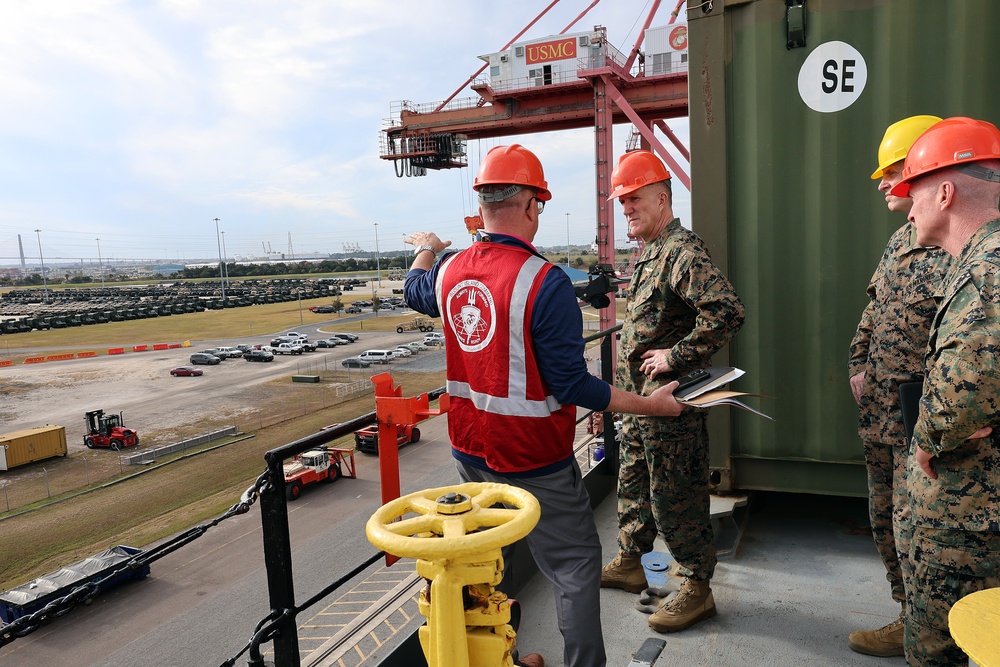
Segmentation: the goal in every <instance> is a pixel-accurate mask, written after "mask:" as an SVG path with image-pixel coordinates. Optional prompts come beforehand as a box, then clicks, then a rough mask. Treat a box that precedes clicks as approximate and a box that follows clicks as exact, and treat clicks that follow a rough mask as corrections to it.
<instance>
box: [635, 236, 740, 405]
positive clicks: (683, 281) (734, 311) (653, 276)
mask: <svg viewBox="0 0 1000 667" xmlns="http://www.w3.org/2000/svg"><path fill="white" fill-rule="evenodd" d="M745 319H746V318H745V314H744V310H743V303H742V302H741V301H740V298H739V297H738V296H737V295H736V290H734V289H733V286H732V284H730V282H729V280H727V279H726V277H725V276H724V275H722V272H721V271H719V269H718V268H717V267H716V266H715V264H714V263H712V258H711V256H710V255H709V253H708V248H706V247H705V244H704V242H703V241H702V240H701V239H700V238H699V237H698V235H697V234H695V233H694V232H691V231H689V230H687V229H685V228H684V227H682V226H681V223H680V220H678V219H677V218H674V219H673V220H672V221H671V222H670V223H669V224H668V225H667V226H666V227H665V228H664V230H663V232H662V233H661V234H660V236H659V237H657V238H656V239H654V240H653V241H650V242H649V243H647V244H646V247H645V249H644V250H643V251H642V255H641V256H640V257H639V260H638V261H637V262H636V265H635V272H634V273H633V274H632V282H631V284H630V285H629V299H628V306H627V310H626V314H625V322H624V324H623V326H622V344H621V346H620V347H619V351H618V371H617V376H618V378H617V379H618V386H619V387H620V388H622V389H625V390H626V391H634V392H637V393H640V394H644V395H648V394H649V393H650V392H652V391H653V390H655V389H657V388H658V387H660V386H662V385H664V384H666V383H667V382H670V381H672V380H675V379H677V378H678V377H680V376H681V375H684V374H686V373H688V372H690V371H692V370H695V369H697V368H705V367H706V366H708V365H710V363H711V358H712V355H713V354H715V353H716V352H717V351H718V350H719V349H721V348H722V346H723V345H725V344H726V343H727V342H728V341H729V339H730V338H732V337H733V336H734V335H736V332H737V331H739V330H740V327H742V326H743V322H744V320H745ZM667 348H670V353H669V354H668V355H667V361H668V362H669V364H670V367H671V368H672V369H673V370H672V371H671V372H670V373H665V374H664V373H661V374H660V375H657V376H656V378H655V379H653V380H650V379H649V378H648V377H647V376H646V375H645V374H644V373H642V371H640V370H639V366H640V365H641V364H642V354H643V353H644V352H646V351H648V350H651V349H661V350H662V349H667Z"/></svg>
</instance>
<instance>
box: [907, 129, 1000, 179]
mask: <svg viewBox="0 0 1000 667" xmlns="http://www.w3.org/2000/svg"><path fill="white" fill-rule="evenodd" d="M994 159H1000V130H998V129H997V128H996V126H995V125H993V124H992V123H987V122H986V121H985V120H975V119H974V118H966V117H964V116H955V117H954V118H945V119H944V120H942V121H941V122H940V123H935V124H934V125H932V126H931V127H930V128H929V129H928V130H927V131H926V132H924V133H923V134H922V135H920V137H919V138H918V139H917V140H916V141H915V142H914V143H913V146H912V147H911V148H910V152H909V153H908V154H907V155H906V162H905V163H904V164H903V172H902V179H901V180H900V181H899V184H898V185H896V187H894V188H893V189H892V190H891V191H890V192H891V194H893V195H895V196H896V197H908V196H909V195H910V183H911V182H912V181H913V180H914V179H916V178H918V177H920V176H923V175H924V174H928V173H930V172H932V171H938V170H939V169H945V168H947V167H953V166H955V165H957V164H964V163H967V162H980V161H982V160H994Z"/></svg>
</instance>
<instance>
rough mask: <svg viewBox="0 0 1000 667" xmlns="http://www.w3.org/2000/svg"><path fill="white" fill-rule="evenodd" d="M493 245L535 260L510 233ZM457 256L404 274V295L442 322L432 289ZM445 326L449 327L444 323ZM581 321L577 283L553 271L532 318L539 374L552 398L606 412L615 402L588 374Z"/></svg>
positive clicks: (603, 384)
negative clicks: (446, 264) (516, 250)
mask: <svg viewBox="0 0 1000 667" xmlns="http://www.w3.org/2000/svg"><path fill="white" fill-rule="evenodd" d="M489 238H490V239H491V241H477V243H487V242H488V243H503V244H506V245H513V246H518V247H521V248H524V249H526V250H528V251H529V252H531V253H532V254H534V255H536V256H539V257H540V256H541V255H538V252H537V251H536V250H535V249H534V248H533V247H532V246H531V245H530V244H528V243H526V242H524V241H522V240H521V239H519V238H517V237H515V236H509V235H507V234H490V235H489ZM454 254H455V253H447V254H445V255H443V256H442V257H441V259H440V260H439V261H438V262H436V263H435V264H434V266H433V267H431V270H430V271H424V270H422V269H412V270H410V272H409V273H407V274H406V283H405V284H404V286H403V294H404V295H405V297H406V303H407V304H409V306H410V307H411V308H413V309H414V310H416V311H418V312H421V313H423V314H424V315H428V316H430V317H440V316H441V312H440V310H439V309H438V304H437V298H436V295H435V292H434V285H435V284H436V282H437V275H438V271H439V270H440V269H441V265H442V264H443V263H444V262H446V261H448V259H449V258H450V257H451V256H453V255H454ZM445 326H447V323H445ZM582 333H583V316H582V315H581V313H580V307H579V306H578V305H577V299H576V294H575V293H574V292H573V284H572V283H571V282H570V279H569V276H567V275H566V273H565V272H564V271H549V272H548V273H547V274H546V275H545V278H544V279H543V281H542V285H541V287H540V288H539V290H538V295H537V297H536V299H535V305H534V308H533V310H532V315H531V339H532V341H533V343H534V348H535V359H537V360H538V370H539V372H540V373H541V376H542V378H543V379H544V380H545V383H546V384H547V385H548V387H549V390H550V391H551V392H552V396H554V397H555V399H556V400H557V401H559V402H560V403H562V404H564V405H578V406H581V407H584V408H588V409H591V410H604V409H605V408H607V407H608V403H610V402H611V387H610V385H608V383H607V382H604V381H603V380H601V379H600V378H597V377H595V376H593V375H591V374H590V372H589V371H588V370H587V362H586V360H585V359H584V358H583V354H584V350H585V345H584V342H583V337H582Z"/></svg>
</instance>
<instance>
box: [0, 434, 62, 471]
mask: <svg viewBox="0 0 1000 667" xmlns="http://www.w3.org/2000/svg"><path fill="white" fill-rule="evenodd" d="M66 452H67V449H66V427H65V426H41V427H39V428H29V429H24V430H23V431H14V432H13V433H5V434H3V435H0V470H10V469H11V468H16V467H17V466H22V465H25V464H27V463H32V462H33V461H41V460H42V459H50V458H53V457H55V456H66Z"/></svg>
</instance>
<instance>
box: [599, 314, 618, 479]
mask: <svg viewBox="0 0 1000 667" xmlns="http://www.w3.org/2000/svg"><path fill="white" fill-rule="evenodd" d="M620 328H621V325H619V326H618V327H615V328H613V329H611V330H610V331H609V332H608V333H607V335H606V336H604V338H602V339H601V378H602V379H603V380H604V381H605V382H607V383H608V384H610V385H614V383H615V360H614V358H613V357H612V349H613V346H612V344H611V343H612V340H613V338H612V337H613V336H614V335H615V332H617V331H618V329H620ZM601 421H602V422H603V423H602V426H603V430H602V433H601V437H602V438H604V458H605V459H607V461H608V465H606V466H602V470H604V473H605V474H606V475H616V476H617V475H618V438H617V434H616V433H615V415H614V413H613V412H604V418H603V419H602V420H601Z"/></svg>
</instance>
